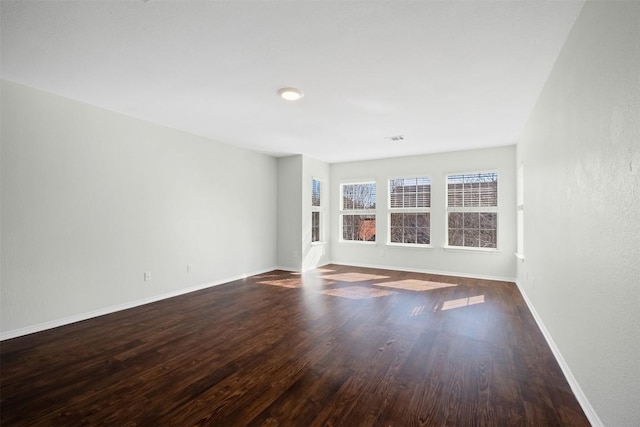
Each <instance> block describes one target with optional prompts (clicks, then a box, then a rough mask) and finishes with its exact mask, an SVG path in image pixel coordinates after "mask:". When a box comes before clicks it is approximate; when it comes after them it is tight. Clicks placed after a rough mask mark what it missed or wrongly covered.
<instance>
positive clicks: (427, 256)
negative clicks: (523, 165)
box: [331, 146, 516, 280]
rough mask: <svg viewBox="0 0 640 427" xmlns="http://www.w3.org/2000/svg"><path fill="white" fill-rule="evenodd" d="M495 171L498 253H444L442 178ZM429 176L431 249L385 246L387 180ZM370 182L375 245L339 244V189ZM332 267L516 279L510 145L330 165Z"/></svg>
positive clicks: (513, 152)
mask: <svg viewBox="0 0 640 427" xmlns="http://www.w3.org/2000/svg"><path fill="white" fill-rule="evenodd" d="M493 170H495V171H498V173H499V178H498V180H499V182H498V192H499V194H498V204H499V208H498V249H499V250H498V251H497V252H480V251H472V250H445V249H443V247H444V245H445V243H446V229H445V225H446V224H445V220H446V175H447V174H448V173H455V172H478V171H493ZM425 175H427V176H430V177H431V243H432V245H433V248H414V247H398V246H390V245H387V244H386V242H387V241H388V236H387V213H388V211H387V204H388V180H389V179H390V178H397V177H411V176H425ZM365 180H375V181H376V188H377V211H376V240H377V242H376V244H369V243H361V242H341V241H340V235H339V233H340V230H339V229H340V227H339V225H340V219H339V209H340V184H341V183H343V182H349V181H351V182H354V181H365ZM331 185H332V187H331V188H332V195H331V203H332V214H331V220H332V233H333V234H332V236H331V238H332V241H331V257H332V260H333V262H336V263H342V264H353V265H363V266H375V267H383V268H385V267H386V268H393V269H404V270H416V271H429V272H440V273H444V274H454V275H463V276H474V277H477V276H482V277H490V278H501V279H507V280H511V279H513V278H514V277H515V275H516V265H515V256H514V253H515V233H516V223H515V221H516V168H515V146H509V147H502V148H492V149H483V150H472V151H459V152H453V153H443V154H432V155H423V156H412V157H401V158H393V159H382V160H370V161H361V162H349V163H337V164H333V165H331Z"/></svg>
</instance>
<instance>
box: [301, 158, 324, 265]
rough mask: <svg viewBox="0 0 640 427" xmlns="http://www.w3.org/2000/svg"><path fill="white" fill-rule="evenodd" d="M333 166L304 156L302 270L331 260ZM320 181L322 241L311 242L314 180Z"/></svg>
mask: <svg viewBox="0 0 640 427" xmlns="http://www.w3.org/2000/svg"><path fill="white" fill-rule="evenodd" d="M330 173H331V168H330V166H329V164H328V163H325V162H322V161H320V160H316V159H312V158H310V157H306V156H304V157H303V159H302V271H307V270H311V269H314V268H316V267H319V266H322V265H324V264H327V263H328V262H329V261H330V259H331V258H330V250H329V248H330V246H329V239H330V237H331V232H330V230H331V218H330V217H329V212H331V204H330V202H331V197H330V196H329V191H330V190H331V181H330V179H329V178H330ZM314 179H316V180H318V181H320V209H319V212H320V242H313V243H312V242H311V212H312V207H311V197H312V194H311V190H312V181H313V180H314Z"/></svg>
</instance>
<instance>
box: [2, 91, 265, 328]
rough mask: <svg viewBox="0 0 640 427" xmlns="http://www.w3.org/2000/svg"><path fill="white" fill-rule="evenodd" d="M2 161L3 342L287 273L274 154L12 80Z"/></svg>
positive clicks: (7, 95)
mask: <svg viewBox="0 0 640 427" xmlns="http://www.w3.org/2000/svg"><path fill="white" fill-rule="evenodd" d="M1 150H2V169H1V173H2V190H1V201H2V217H1V220H2V226H1V230H2V288H1V289H2V291H1V292H2V294H1V296H2V326H1V327H2V332H6V331H12V330H16V329H20V328H26V327H30V326H33V325H37V324H42V323H46V322H51V321H55V320H58V319H63V318H66V317H70V316H76V315H80V314H82V313H88V312H91V311H96V310H99V309H103V308H105V307H112V306H117V305H122V304H126V303H127V302H130V301H138V300H144V299H148V298H150V297H153V296H154V295H163V294H168V293H172V292H174V293H175V292H176V291H179V290H180V289H185V288H190V287H194V286H197V285H202V284H207V283H211V282H218V281H220V280H223V279H225V278H230V277H238V276H242V275H244V274H251V273H254V272H257V271H263V270H265V269H268V268H270V267H272V266H274V265H275V263H276V258H275V243H274V242H275V241H276V232H275V230H276V212H277V209H276V198H277V186H276V183H277V161H276V159H274V158H272V157H270V156H266V155H262V154H258V153H255V152H252V151H248V150H243V149H238V148H235V147H231V146H229V145H225V144H220V143H216V142H214V141H211V140H207V139H204V138H201V137H196V136H193V135H190V134H187V133H184V132H180V131H176V130H172V129H168V128H164V127H161V126H157V125H153V124H150V123H147V122H143V121H140V120H136V119H132V118H128V117H126V116H122V115H119V114H115V113H112V112H109V111H106V110H103V109H100V108H95V107H92V106H89V105H87V104H83V103H79V102H76V101H72V100H69V99H66V98H62V97H59V96H56V95H52V94H49V93H45V92H42V91H39V90H35V89H31V88H27V87H24V86H21V85H17V84H14V83H11V82H7V81H3V82H2V146H1ZM188 265H191V266H192V268H191V271H190V272H188V271H187V270H188V269H187V266H188ZM144 272H150V274H151V276H150V277H151V280H148V281H145V280H144Z"/></svg>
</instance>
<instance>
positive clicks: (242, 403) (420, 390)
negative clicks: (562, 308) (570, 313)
mask: <svg viewBox="0 0 640 427" xmlns="http://www.w3.org/2000/svg"><path fill="white" fill-rule="evenodd" d="M0 354H1V390H0V399H1V408H0V409H1V418H0V419H1V423H2V425H3V426H49V425H65V426H82V425H109V426H192V425H215V426H242V425H251V426H262V425H266V426H278V425H279V426H305V427H306V426H444V425H448V426H536V427H538V426H588V425H589V423H588V421H587V419H586V418H585V416H584V414H583V412H582V410H581V408H580V406H579V405H578V403H577V401H576V399H575V397H574V396H573V394H572V392H571V389H570V388H569V385H568V384H567V381H566V380H565V378H564V376H563V374H562V372H561V370H560V368H559V367H558V365H557V363H556V361H555V359H554V357H553V355H552V353H551V351H550V350H549V348H548V346H547V345H546V342H545V340H544V338H543V336H542V334H541V333H540V331H539V330H538V328H537V326H536V323H535V321H534V319H533V317H532V316H531V314H530V312H529V311H528V309H527V307H526V305H525V303H524V301H523V299H522V297H521V295H520V294H519V292H518V290H517V288H516V286H515V285H514V284H513V283H506V282H495V281H488V280H477V279H465V278H456V277H446V276H434V275H426V274H416V273H403V272H394V271H387V270H372V269H363V268H354V267H345V266H337V265H329V266H327V267H325V268H322V269H319V270H316V271H314V272H309V273H306V274H304V275H300V274H294V273H289V272H283V271H274V272H271V273H266V274H262V275H259V276H254V277H250V278H247V279H245V280H240V281H236V282H233V283H229V284H225V285H221V286H217V287H213V288H209V289H206V290H203V291H199V292H194V293H191V294H188V295H183V296H180V297H176V298H172V299H168V300H164V301H160V302H157V303H154V304H148V305H145V306H141V307H137V308H134V309H131V310H126V311H121V312H118V313H114V314H111V315H107V316H102V317H99V318H95V319H90V320H87V321H84V322H79V323H76V324H72V325H68V326H64V327H61V328H57V329H52V330H49V331H45V332H41V333H37V334H33V335H29V336H24V337H20V338H16V339H12V340H7V341H4V342H2V344H1V347H0Z"/></svg>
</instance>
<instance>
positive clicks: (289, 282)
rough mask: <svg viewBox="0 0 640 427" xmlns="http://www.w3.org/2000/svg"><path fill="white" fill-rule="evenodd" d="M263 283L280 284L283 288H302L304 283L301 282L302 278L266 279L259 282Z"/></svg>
mask: <svg viewBox="0 0 640 427" xmlns="http://www.w3.org/2000/svg"><path fill="white" fill-rule="evenodd" d="M258 283H260V284H261V285H271V286H280V287H281V288H300V287H302V285H301V284H300V279H299V278H295V279H280V280H265V281H262V282H258Z"/></svg>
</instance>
